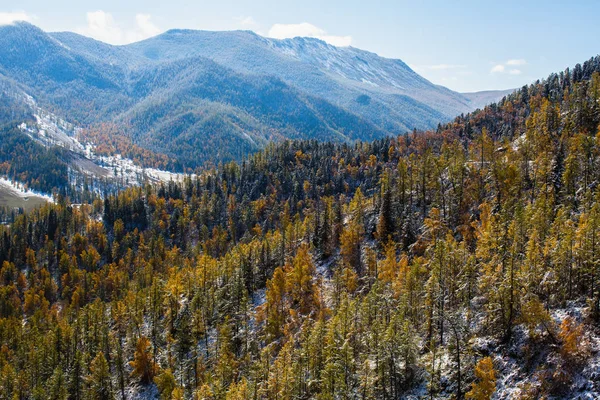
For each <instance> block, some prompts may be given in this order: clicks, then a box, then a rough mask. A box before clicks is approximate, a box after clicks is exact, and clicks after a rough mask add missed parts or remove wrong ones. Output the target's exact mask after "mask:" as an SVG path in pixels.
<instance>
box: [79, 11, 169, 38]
mask: <svg viewBox="0 0 600 400" xmlns="http://www.w3.org/2000/svg"><path fill="white" fill-rule="evenodd" d="M86 18H87V26H86V27H84V28H79V29H77V32H78V33H80V34H82V35H85V36H89V37H92V38H94V39H96V40H100V41H102V42H106V43H110V44H127V43H132V42H137V41H140V40H144V39H147V38H149V37H151V36H156V35H158V34H159V33H161V32H162V31H161V30H160V29H159V28H158V27H157V26H156V25H154V23H153V22H152V17H151V16H150V15H149V14H137V15H136V16H135V26H134V28H133V29H123V28H121V26H119V24H117V22H116V21H115V19H114V18H113V16H112V14H110V13H107V12H105V11H102V10H98V11H91V12H88V13H87V15H86Z"/></svg>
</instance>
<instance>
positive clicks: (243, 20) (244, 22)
mask: <svg viewBox="0 0 600 400" xmlns="http://www.w3.org/2000/svg"><path fill="white" fill-rule="evenodd" d="M235 20H236V21H237V22H238V23H239V24H240V25H241V26H246V27H250V26H257V25H258V23H256V20H255V19H254V18H252V17H244V16H242V17H236V18H235Z"/></svg>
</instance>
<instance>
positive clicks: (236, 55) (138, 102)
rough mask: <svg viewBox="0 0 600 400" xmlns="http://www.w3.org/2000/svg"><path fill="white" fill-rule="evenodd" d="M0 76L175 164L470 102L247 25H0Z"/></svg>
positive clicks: (345, 133)
mask: <svg viewBox="0 0 600 400" xmlns="http://www.w3.org/2000/svg"><path fill="white" fill-rule="evenodd" d="M0 79H2V80H7V81H10V82H12V84H14V85H15V86H16V87H17V89H15V90H16V91H17V93H18V94H19V95H20V96H21V97H24V96H30V97H32V98H33V99H34V100H35V101H36V102H37V103H38V104H39V106H40V107H42V108H43V109H45V110H47V111H48V112H51V113H53V114H55V115H57V116H59V117H60V118H63V119H65V120H66V121H68V122H70V123H72V124H75V125H77V126H79V127H81V128H86V129H89V130H92V131H94V132H95V135H93V137H96V138H97V137H99V136H101V135H99V131H101V130H102V126H104V124H106V123H110V124H115V126H116V127H117V128H118V129H117V130H116V132H115V131H113V134H117V135H119V136H120V137H122V138H123V140H127V141H130V142H131V143H132V144H135V145H137V146H139V147H141V148H143V149H146V150H150V151H152V152H154V153H160V154H162V155H164V156H167V157H168V158H171V159H173V160H176V163H175V164H176V165H177V168H178V169H182V168H184V167H185V168H190V169H194V168H196V167H198V166H200V165H203V164H204V163H206V162H207V161H228V160H241V159H242V158H243V157H244V156H246V155H248V154H250V153H252V152H255V151H257V150H260V149H263V148H264V147H265V146H266V145H267V143H269V142H271V141H282V140H285V139H318V140H321V141H328V140H333V141H336V142H346V143H351V142H352V141H354V140H357V139H359V140H367V141H368V140H373V139H377V138H383V137H385V136H389V135H397V134H401V133H405V132H407V131H411V130H413V129H414V128H417V129H428V128H433V127H435V126H437V124H438V123H440V122H445V121H448V120H450V119H451V118H453V117H454V116H456V115H458V114H461V113H465V112H468V111H470V110H473V109H474V108H475V107H474V103H472V101H471V100H469V99H468V98H467V97H465V96H463V95H461V94H459V93H456V92H452V91H450V90H448V89H446V88H443V87H440V86H438V85H434V84H432V83H431V82H429V81H427V80H426V79H424V78H422V77H421V76H419V75H418V74H416V73H415V72H414V71H412V70H411V69H410V68H409V67H408V66H407V65H406V64H404V63H403V62H402V61H400V60H391V59H385V58H382V57H379V56H377V55H375V54H373V53H369V52H366V51H362V50H359V49H356V48H351V47H350V48H338V47H334V46H331V45H328V44H326V43H325V42H322V41H320V40H317V39H306V38H296V39H289V40H275V39H267V38H263V37H261V36H258V35H256V34H254V33H251V32H245V31H236V32H205V31H188V30H172V31H168V32H166V33H164V34H162V35H159V36H157V37H154V38H150V39H147V40H144V41H142V42H138V43H133V44H130V45H127V46H111V45H108V44H105V43H101V42H98V41H95V40H93V39H89V38H86V37H83V36H80V35H77V34H74V33H68V32H66V33H46V32H43V31H42V30H40V29H38V28H37V27H35V26H33V25H30V24H27V23H16V24H13V25H5V26H1V27H0ZM13 97H15V96H13ZM103 138H104V140H103V141H109V140H111V139H110V138H107V137H106V135H104V137H103ZM96 144H100V143H96ZM145 166H155V165H154V164H152V163H151V162H148V163H147V165H145Z"/></svg>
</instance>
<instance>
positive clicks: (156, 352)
mask: <svg viewBox="0 0 600 400" xmlns="http://www.w3.org/2000/svg"><path fill="white" fill-rule="evenodd" d="M599 182H600V57H596V58H593V59H591V60H589V61H588V62H586V63H584V64H583V65H577V66H576V67H575V68H574V69H572V70H567V71H565V72H563V73H560V74H553V75H551V76H550V77H548V78H547V79H545V80H543V81H539V82H536V83H535V84H532V85H530V86H525V87H523V88H522V89H519V90H517V91H516V92H514V93H513V94H512V95H509V96H507V97H506V98H504V99H503V100H502V101H500V102H499V103H497V104H494V105H491V106H488V107H485V108H484V109H483V110H479V111H476V112H474V113H471V114H467V115H463V116H460V117H458V118H456V119H455V120H454V121H453V122H451V123H449V124H446V125H440V126H439V127H438V129H437V131H430V132H413V133H411V134H407V135H401V136H398V137H393V138H392V137H390V138H385V139H379V140H376V141H373V142H359V143H356V144H331V143H319V142H317V141H290V142H284V143H282V144H277V145H276V144H273V145H269V146H268V147H267V149H266V150H264V151H261V152H259V153H257V154H255V155H253V156H250V157H249V158H247V159H246V160H245V161H243V162H240V163H234V162H232V163H228V164H224V165H220V166H218V167H215V168H212V169H206V170H204V171H203V172H202V173H201V174H199V175H198V176H196V177H193V178H192V177H188V178H186V179H185V180H184V181H183V182H182V183H175V182H170V183H168V184H162V185H154V186H151V185H147V186H145V187H135V188H130V189H127V190H123V191H120V192H119V193H117V194H114V195H111V196H107V197H106V198H105V199H103V200H100V199H98V200H95V201H94V202H93V203H92V204H77V205H74V204H70V203H69V199H68V198H67V197H60V198H59V199H57V200H56V202H55V204H49V205H47V206H45V207H43V208H41V209H38V210H36V211H33V212H30V213H25V214H22V215H19V216H17V217H16V218H15V221H14V222H13V223H12V224H10V225H7V226H2V227H0V265H1V270H0V398H1V399H72V400H83V399H123V400H125V399H132V398H142V397H153V398H160V399H277V400H280V399H313V398H314V399H398V398H431V399H434V398H454V399H489V398H491V397H492V396H496V398H521V399H539V398H576V397H577V396H580V395H581V396H591V397H580V398H598V397H596V396H600V375H599V372H598V371H599V368H600V367H599V365H600V354H599V352H600V186H599Z"/></svg>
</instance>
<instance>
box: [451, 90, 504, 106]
mask: <svg viewBox="0 0 600 400" xmlns="http://www.w3.org/2000/svg"><path fill="white" fill-rule="evenodd" d="M515 90H516V89H506V90H484V91H481V92H470V93H462V95H463V96H464V97H466V98H467V99H469V100H470V102H471V105H472V106H473V107H474V108H483V107H485V106H487V105H490V104H492V103H496V102H497V101H500V100H502V98H503V97H505V96H508V95H509V94H511V93H513V92H514V91H515Z"/></svg>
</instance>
